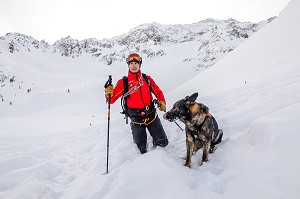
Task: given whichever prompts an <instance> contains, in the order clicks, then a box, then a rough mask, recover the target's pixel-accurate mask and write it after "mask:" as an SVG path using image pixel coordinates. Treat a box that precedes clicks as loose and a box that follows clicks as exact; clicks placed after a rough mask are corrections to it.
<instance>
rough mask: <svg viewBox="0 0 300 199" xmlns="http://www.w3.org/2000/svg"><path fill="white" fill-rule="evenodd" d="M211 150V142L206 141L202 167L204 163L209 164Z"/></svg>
mask: <svg viewBox="0 0 300 199" xmlns="http://www.w3.org/2000/svg"><path fill="white" fill-rule="evenodd" d="M209 149H210V141H209V140H206V141H205V142H204V146H203V154H202V162H200V165H202V164H203V162H207V161H208V153H209Z"/></svg>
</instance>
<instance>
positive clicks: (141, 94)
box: [105, 53, 168, 154]
mask: <svg viewBox="0 0 300 199" xmlns="http://www.w3.org/2000/svg"><path fill="white" fill-rule="evenodd" d="M126 62H127V64H128V68H129V70H128V76H127V78H125V79H127V82H128V85H124V78H123V79H120V80H119V81H118V82H117V84H116V87H115V88H114V87H113V85H109V86H107V87H106V88H105V95H106V99H108V96H109V95H110V96H111V99H110V100H111V101H110V102H111V104H113V103H114V102H115V101H116V100H117V99H118V98H120V97H121V96H124V97H125V96H126V100H125V103H126V104H125V107H127V110H126V112H127V114H128V116H129V118H130V120H131V123H130V125H131V131H132V136H133V141H134V143H136V145H137V147H138V149H139V150H140V152H141V153H142V154H143V153H146V152H147V133H146V128H147V129H148V131H149V133H150V135H151V136H152V138H153V146H154V147H156V146H160V147H165V146H167V145H168V138H167V136H166V133H165V131H164V129H163V126H162V124H161V121H160V119H159V117H158V115H157V113H156V108H155V106H154V102H153V97H152V94H154V96H155V97H156V98H157V101H158V107H159V110H160V111H164V112H166V100H165V98H164V94H163V92H162V91H161V89H160V88H159V87H158V86H157V84H156V83H155V82H154V80H153V79H152V78H151V77H150V76H149V75H145V74H142V73H141V70H140V69H141V64H142V58H141V57H140V56H139V55H138V54H136V53H133V54H130V55H129V56H128V58H127V59H126ZM125 84H126V83H125ZM126 88H127V89H126ZM125 90H126V93H125V92H124V91H125ZM127 90H128V91H127Z"/></svg>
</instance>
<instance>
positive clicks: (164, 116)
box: [163, 112, 170, 120]
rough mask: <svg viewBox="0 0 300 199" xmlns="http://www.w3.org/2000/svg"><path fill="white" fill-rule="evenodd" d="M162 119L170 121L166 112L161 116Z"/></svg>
mask: <svg viewBox="0 0 300 199" xmlns="http://www.w3.org/2000/svg"><path fill="white" fill-rule="evenodd" d="M163 118H164V119H165V120H168V119H170V116H169V114H168V112H166V113H165V114H164V115H163Z"/></svg>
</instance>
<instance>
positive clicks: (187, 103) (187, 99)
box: [184, 93, 198, 108]
mask: <svg viewBox="0 0 300 199" xmlns="http://www.w3.org/2000/svg"><path fill="white" fill-rule="evenodd" d="M197 97H198V93H194V94H193V95H191V96H186V97H185V98H184V99H185V106H186V107H187V108H188V107H189V106H190V105H191V104H192V103H195V101H196V99H197Z"/></svg>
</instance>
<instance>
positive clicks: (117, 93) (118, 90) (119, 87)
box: [105, 79, 124, 104]
mask: <svg viewBox="0 0 300 199" xmlns="http://www.w3.org/2000/svg"><path fill="white" fill-rule="evenodd" d="M123 93H124V85H123V79H119V81H118V82H117V84H116V86H115V87H114V91H113V95H112V96H111V98H110V103H111V104H113V103H115V101H117V99H119V98H120V97H121V96H122V95H123ZM105 98H106V101H108V97H107V96H106V95H105Z"/></svg>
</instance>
